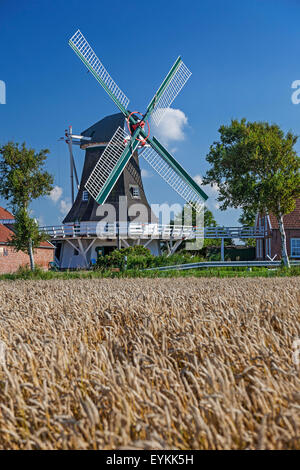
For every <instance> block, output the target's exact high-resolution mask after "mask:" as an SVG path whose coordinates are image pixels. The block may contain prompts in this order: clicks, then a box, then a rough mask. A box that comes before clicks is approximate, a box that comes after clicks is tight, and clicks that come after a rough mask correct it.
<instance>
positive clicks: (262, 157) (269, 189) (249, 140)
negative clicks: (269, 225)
mask: <svg viewBox="0 0 300 470" xmlns="http://www.w3.org/2000/svg"><path fill="white" fill-rule="evenodd" d="M219 134H220V140H219V141H216V142H214V143H213V145H212V146H211V147H210V151H209V153H208V155H207V157H206V159H207V161H208V162H209V163H210V165H211V167H210V169H209V170H208V171H207V173H206V175H205V177H204V180H203V182H204V184H218V187H219V197H218V201H219V202H220V203H221V206H220V208H221V209H222V210H225V209H227V208H228V207H234V208H241V209H242V210H243V212H244V214H245V217H246V215H247V217H249V215H250V214H252V215H253V214H254V213H257V212H261V213H264V212H269V213H270V212H272V213H273V214H274V215H275V216H276V217H277V220H278V223H279V228H280V231H281V236H282V257H283V259H284V260H285V262H286V263H288V260H287V253H286V246H285V245H286V239H285V233H284V228H283V225H282V221H283V216H284V215H285V214H288V213H289V212H291V211H292V210H294V208H295V201H296V198H298V197H299V196H300V175H299V168H300V161H299V157H298V155H297V153H296V151H295V149H294V146H295V144H296V142H297V136H295V135H293V134H292V133H291V132H287V133H286V134H284V132H283V131H282V130H281V129H280V127H279V126H278V125H276V124H269V123H267V122H246V120H245V119H242V120H241V121H238V120H232V121H231V124H230V125H229V126H225V125H223V126H221V127H220V128H219ZM244 220H245V219H244Z"/></svg>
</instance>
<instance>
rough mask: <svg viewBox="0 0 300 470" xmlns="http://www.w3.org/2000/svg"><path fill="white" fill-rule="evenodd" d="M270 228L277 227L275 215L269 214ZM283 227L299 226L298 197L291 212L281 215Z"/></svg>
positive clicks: (299, 201) (299, 209) (299, 203)
mask: <svg viewBox="0 0 300 470" xmlns="http://www.w3.org/2000/svg"><path fill="white" fill-rule="evenodd" d="M270 222H271V228H272V229H278V222H277V219H276V217H275V215H273V214H270ZM283 223H284V228H300V199H297V200H296V207H295V210H293V212H290V213H289V214H286V215H285V216H284V217H283Z"/></svg>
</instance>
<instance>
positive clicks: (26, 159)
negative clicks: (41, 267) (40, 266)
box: [0, 142, 53, 269]
mask: <svg viewBox="0 0 300 470" xmlns="http://www.w3.org/2000/svg"><path fill="white" fill-rule="evenodd" d="M48 153H49V150H47V149H44V150H41V151H40V152H37V153H36V152H35V151H34V150H33V149H28V148H26V144H25V143H23V144H22V145H21V146H19V144H17V143H13V142H9V143H8V144H6V145H4V146H2V147H0V196H1V197H3V198H4V199H5V200H7V201H8V205H9V206H10V207H11V208H12V211H13V213H14V216H15V221H16V223H15V225H14V235H13V237H12V240H11V243H12V244H13V246H14V247H15V249H16V250H17V251H19V250H22V251H25V252H27V253H28V254H29V257H30V265H31V268H32V269H34V257H33V250H34V248H36V247H37V246H39V244H40V242H41V240H43V239H44V238H45V237H44V236H43V235H41V234H40V233H39V230H38V224H37V223H36V222H35V220H34V219H32V218H31V217H30V213H29V205H30V203H31V202H32V201H33V200H35V199H38V198H39V197H41V196H46V195H49V194H50V191H51V189H52V184H53V177H52V175H50V174H49V173H48V172H47V171H45V170H44V165H45V161H46V159H47V155H48Z"/></svg>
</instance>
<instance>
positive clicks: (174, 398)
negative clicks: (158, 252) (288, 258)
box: [0, 272, 300, 450]
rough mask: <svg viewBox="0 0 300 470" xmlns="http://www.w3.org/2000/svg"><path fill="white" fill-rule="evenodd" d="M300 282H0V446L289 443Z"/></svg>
mask: <svg viewBox="0 0 300 470" xmlns="http://www.w3.org/2000/svg"><path fill="white" fill-rule="evenodd" d="M50 274H51V273H50ZM58 274H60V275H62V276H63V275H65V274H69V275H72V274H74V275H76V274H79V273H58ZM87 274H91V273H87ZM237 274H238V272H237ZM299 287H300V281H299V278H298V277H289V278H288V279H287V278H284V277H282V278H274V279H273V278H270V279H255V278H251V279H250V278H248V279H243V280H241V279H238V278H236V279H217V278H210V279H207V278H206V279H201V278H195V277H189V278H178V279H168V278H167V279H113V280H112V279H96V278H95V279H71V280H65V281H62V280H61V279H53V280H50V281H47V280H45V281H40V280H32V281H31V282H27V281H24V280H16V282H8V281H0V291H1V297H0V311H1V315H0V341H1V343H0V346H1V347H0V449H182V450H184V449H299V448H300V393H299V390H300V369H299V367H298V366H297V365H296V364H295V363H294V361H293V353H294V352H295V350H294V346H293V342H294V340H295V339H297V338H299V337H300V326H299V325H300V321H299V320H300V308H299V307H300V305H299V304H300V296H299V291H300V289H299Z"/></svg>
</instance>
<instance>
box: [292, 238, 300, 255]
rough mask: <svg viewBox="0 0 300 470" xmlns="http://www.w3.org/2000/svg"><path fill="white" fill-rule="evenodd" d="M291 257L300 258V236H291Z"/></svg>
mask: <svg viewBox="0 0 300 470" xmlns="http://www.w3.org/2000/svg"><path fill="white" fill-rule="evenodd" d="M291 258H300V238H291Z"/></svg>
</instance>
